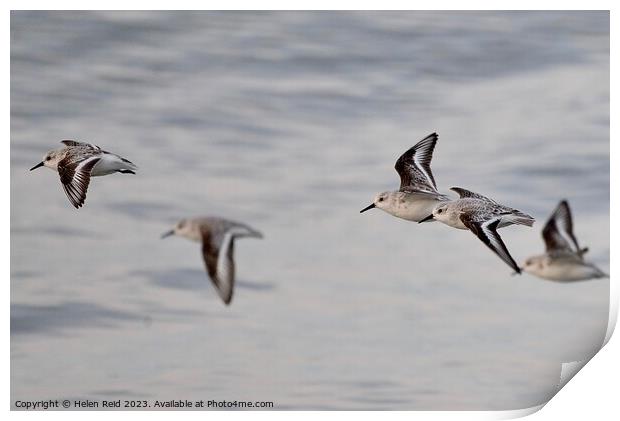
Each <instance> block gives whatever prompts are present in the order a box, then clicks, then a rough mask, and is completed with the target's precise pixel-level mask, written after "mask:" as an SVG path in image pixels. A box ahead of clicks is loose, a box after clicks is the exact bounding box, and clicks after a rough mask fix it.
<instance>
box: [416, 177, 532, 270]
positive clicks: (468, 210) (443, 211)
mask: <svg viewBox="0 0 620 421" xmlns="http://www.w3.org/2000/svg"><path fill="white" fill-rule="evenodd" d="M450 190H452V191H455V192H456V193H458V194H459V196H460V199H456V200H452V201H449V202H446V203H442V204H440V205H439V206H437V207H436V208H435V209H434V210H433V213H431V214H430V215H428V216H427V217H426V218H424V219H422V220H421V221H420V222H424V221H425V220H431V219H436V220H438V221H440V222H443V223H444V224H446V225H448V226H451V227H453V228H458V229H463V230H466V229H468V230H470V231H471V232H473V233H474V234H476V236H478V238H479V239H480V240H482V242H483V243H484V244H486V246H487V247H489V248H490V249H491V250H493V252H494V253H495V254H497V255H498V256H499V257H500V259H502V260H503V261H504V262H506V263H507V264H508V265H509V266H510V267H511V268H513V269H514V270H515V272H516V273H521V269H520V268H519V266H517V264H516V263H515V261H514V259H513V258H512V256H511V255H510V253H509V252H508V249H507V248H506V245H505V244H504V242H503V241H502V238H501V237H500V236H499V234H498V233H497V229H498V228H502V227H505V226H508V225H512V224H518V225H526V226H528V227H531V226H532V224H534V218H532V217H531V216H529V215H527V214H525V213H523V212H521V211H518V210H516V209H513V208H509V207H508V206H504V205H500V204H499V203H497V202H496V201H494V200H492V199H489V198H488V197H485V196H483V195H481V194H478V193H474V192H471V191H469V190H465V189H463V188H460V187H452V188H451V189H450Z"/></svg>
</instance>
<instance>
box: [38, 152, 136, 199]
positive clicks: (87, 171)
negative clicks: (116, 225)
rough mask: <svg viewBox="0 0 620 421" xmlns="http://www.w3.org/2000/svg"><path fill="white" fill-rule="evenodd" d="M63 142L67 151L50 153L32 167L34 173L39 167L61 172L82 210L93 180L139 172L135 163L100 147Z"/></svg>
mask: <svg viewBox="0 0 620 421" xmlns="http://www.w3.org/2000/svg"><path fill="white" fill-rule="evenodd" d="M61 143H63V144H64V145H65V146H64V147H63V148H59V149H55V150H53V151H49V152H48V153H46V154H45V156H44V157H43V161H41V162H39V163H38V164H37V165H35V166H34V167H32V168H30V171H32V170H35V169H37V168H39V167H47V168H51V169H53V170H54V171H57V172H58V175H59V176H60V182H61V183H62V188H63V189H64V190H65V193H66V194H67V197H68V198H69V201H70V202H71V204H72V205H73V206H75V207H76V208H80V207H81V206H82V205H83V204H84V201H85V200H86V190H88V184H89V183H90V177H97V176H100V175H108V174H112V173H115V172H119V173H122V174H135V170H136V169H137V167H136V166H135V165H134V164H133V163H132V162H131V161H129V160H127V159H125V158H123V157H120V156H118V155H116V154H113V153H111V152H108V151H104V150H103V149H101V148H100V147H99V146H96V145H91V144H90V143H83V142H76V141H74V140H63V141H61Z"/></svg>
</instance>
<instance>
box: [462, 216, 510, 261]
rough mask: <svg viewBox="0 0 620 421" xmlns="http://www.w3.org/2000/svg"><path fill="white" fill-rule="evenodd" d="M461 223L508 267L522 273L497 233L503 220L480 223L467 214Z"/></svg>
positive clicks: (494, 219) (495, 219) (493, 219)
mask: <svg viewBox="0 0 620 421" xmlns="http://www.w3.org/2000/svg"><path fill="white" fill-rule="evenodd" d="M461 221H462V222H463V224H464V225H465V226H466V227H467V228H469V230H470V231H471V232H473V233H474V234H476V236H477V237H478V238H479V239H480V240H481V241H482V242H483V243H484V244H485V245H486V246H487V247H488V248H490V249H491V250H492V251H493V253H495V254H497V255H498V256H499V258H500V259H502V260H503V261H504V262H506V264H508V266H510V267H511V268H512V269H513V270H514V271H515V272H516V273H521V269H520V268H519V266H518V265H517V263H516V262H515V261H514V259H513V258H512V256H511V255H510V252H508V249H507V248H506V244H504V241H502V238H501V237H500V236H499V234H498V233H497V225H498V224H499V222H500V221H501V218H499V217H498V218H492V219H489V220H487V221H483V222H479V221H475V220H473V219H472V218H471V217H469V216H468V215H467V214H463V215H461Z"/></svg>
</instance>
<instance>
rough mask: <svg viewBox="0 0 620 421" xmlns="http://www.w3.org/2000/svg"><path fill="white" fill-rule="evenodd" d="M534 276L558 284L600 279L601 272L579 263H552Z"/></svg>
mask: <svg viewBox="0 0 620 421" xmlns="http://www.w3.org/2000/svg"><path fill="white" fill-rule="evenodd" d="M534 275H536V276H539V277H541V278H544V279H549V280H551V281H558V282H571V281H584V280H586V279H593V278H600V277H601V272H600V271H599V270H597V269H596V268H594V267H592V266H589V265H582V264H578V263H552V264H549V265H545V266H544V267H543V268H542V269H540V270H539V271H538V272H537V273H534Z"/></svg>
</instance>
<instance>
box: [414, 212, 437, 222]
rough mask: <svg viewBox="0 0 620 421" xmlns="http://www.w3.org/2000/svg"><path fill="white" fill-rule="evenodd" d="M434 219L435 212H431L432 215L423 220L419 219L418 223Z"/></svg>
mask: <svg viewBox="0 0 620 421" xmlns="http://www.w3.org/2000/svg"><path fill="white" fill-rule="evenodd" d="M433 219H435V217H434V216H433V214H432V213H431V214H430V215H428V216H427V217H426V218H424V219H422V220H421V221H418V224H421V223H422V222H426V221H432V220H433Z"/></svg>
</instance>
